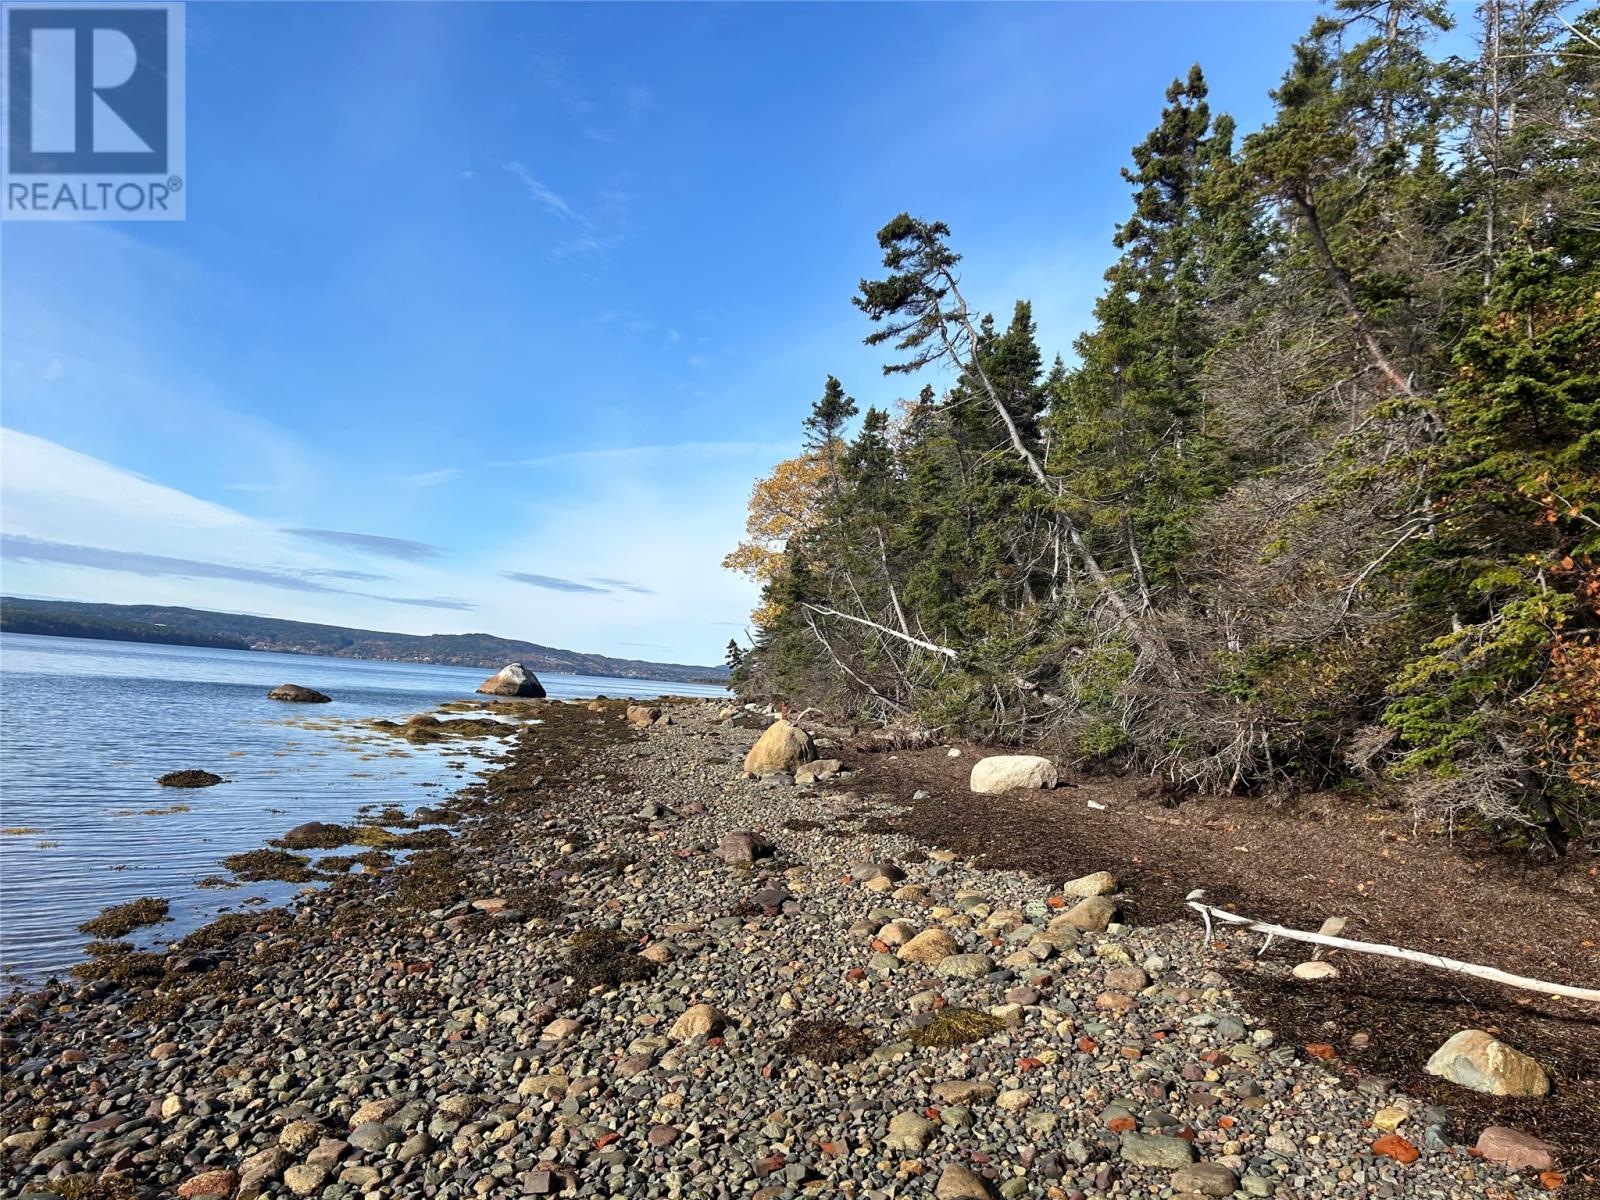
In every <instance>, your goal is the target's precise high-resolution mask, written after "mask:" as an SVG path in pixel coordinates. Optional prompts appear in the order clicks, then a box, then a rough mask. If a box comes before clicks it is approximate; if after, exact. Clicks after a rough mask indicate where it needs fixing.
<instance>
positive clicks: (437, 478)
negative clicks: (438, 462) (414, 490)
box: [405, 467, 461, 487]
mask: <svg viewBox="0 0 1600 1200" xmlns="http://www.w3.org/2000/svg"><path fill="white" fill-rule="evenodd" d="M460 475H461V468H460V467H441V468H440V469H439V470H437V471H423V472H421V473H420V474H417V475H407V476H406V477H405V481H406V482H407V483H409V484H411V485H412V486H414V487H434V486H436V485H438V484H441V483H449V482H450V481H451V480H452V479H456V478H458V477H459V476H460Z"/></svg>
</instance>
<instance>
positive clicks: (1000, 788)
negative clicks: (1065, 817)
mask: <svg viewBox="0 0 1600 1200" xmlns="http://www.w3.org/2000/svg"><path fill="white" fill-rule="evenodd" d="M1056 783H1057V776H1056V765H1055V763H1053V762H1051V761H1050V760H1049V759H1048V758H1040V757H1039V756H1038V755H1037V754H994V755H991V756H990V757H988V758H981V759H979V760H978V761H977V762H976V763H974V764H973V765H972V779H971V783H970V786H971V788H972V790H973V791H975V792H977V793H979V794H980V795H984V796H998V795H999V794H1000V793H1002V792H1010V791H1016V790H1018V789H1023V788H1026V789H1028V790H1031V791H1037V790H1038V789H1039V788H1052V787H1055V786H1056Z"/></svg>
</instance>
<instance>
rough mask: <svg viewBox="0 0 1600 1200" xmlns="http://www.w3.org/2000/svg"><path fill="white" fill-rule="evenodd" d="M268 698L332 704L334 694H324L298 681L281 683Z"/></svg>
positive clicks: (300, 702)
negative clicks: (301, 684)
mask: <svg viewBox="0 0 1600 1200" xmlns="http://www.w3.org/2000/svg"><path fill="white" fill-rule="evenodd" d="M267 699H268V700H287V701H289V702H290V703H291V704H330V703H332V702H333V697H332V696H324V695H323V694H322V693H321V692H319V691H316V690H315V689H313V688H308V687H301V686H300V685H299V684H298V683H281V684H279V685H278V686H277V687H275V688H273V689H272V690H271V691H270V692H268V693H267Z"/></svg>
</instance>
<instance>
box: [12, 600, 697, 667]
mask: <svg viewBox="0 0 1600 1200" xmlns="http://www.w3.org/2000/svg"><path fill="white" fill-rule="evenodd" d="M0 629H4V630H6V631H8V632H13V633H41V634H49V635H51V636H53V637H86V638H106V639H110V640H113V641H136V642H160V643H164V644H169V645H184V646H214V647H219V648H223V649H237V650H272V651H278V652H280V653H284V654H324V655H328V656H329V657H332V658H370V659H378V660H381V661H385V662H418V663H442V664H445V665H448V666H458V667H491V668H499V667H503V666H505V664H506V663H508V662H513V661H517V662H524V663H526V664H527V665H528V666H529V667H530V668H532V669H533V670H535V671H553V672H556V673H558V674H562V675H605V676H611V677H613V678H619V679H657V680H665V681H667V682H671V683H694V682H698V681H704V680H711V681H720V680H722V679H724V678H726V676H727V673H728V671H727V668H726V667H721V666H718V667H697V666H692V665H686V664H683V663H655V662H644V661H642V660H639V659H631V658H610V657H607V656H606V655H604V654H580V653H578V652H577V651H574V650H558V649H556V648H555V647H553V646H540V645H536V644H535V643H533V642H522V641H517V640H515V639H513V638H501V637H493V636H491V635H490V634H487V633H434V634H410V633H383V632H380V631H378V630H375V629H347V628H345V627H344V626H341V625H313V624H308V623H306V622H303V621H281V620H278V619H276V618H274V617H252V616H243V615H239V614H236V613H219V612H206V611H204V610H201V609H196V608H164V607H161V606H159V605H150V604H87V603H80V602H77V601H69V600H13V599H6V600H4V601H0Z"/></svg>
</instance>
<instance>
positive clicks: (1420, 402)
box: [729, 0, 1600, 847]
mask: <svg viewBox="0 0 1600 1200" xmlns="http://www.w3.org/2000/svg"><path fill="white" fill-rule="evenodd" d="M1475 20H1476V33H1477V45H1478V53H1477V54H1476V55H1475V56H1474V57H1472V58H1471V59H1466V60H1463V59H1455V58H1452V59H1448V60H1445V59H1440V58H1438V57H1436V56H1435V55H1434V54H1433V53H1432V51H1431V45H1432V42H1431V39H1432V38H1433V37H1434V36H1435V35H1436V34H1437V33H1438V32H1439V31H1441V30H1442V29H1444V28H1447V27H1448V25H1449V22H1450V17H1449V16H1448V14H1447V13H1446V12H1445V10H1444V8H1443V6H1442V5H1440V4H1437V3H1434V2H1433V0H1378V2H1368V0H1338V2H1337V3H1336V4H1334V5H1333V6H1332V8H1331V9H1330V11H1329V13H1328V14H1327V15H1325V16H1323V17H1320V18H1319V19H1318V20H1317V21H1316V22H1315V24H1314V25H1313V27H1312V29H1311V30H1310V32H1309V33H1308V34H1307V35H1306V36H1305V37H1304V38H1303V39H1302V40H1301V41H1300V42H1299V43H1298V44H1297V45H1295V47H1294V48H1293V53H1292V61H1291V64H1290V66H1289V69H1288V71H1287V72H1286V73H1285V75H1284V78H1283V82H1282V84H1281V86H1280V87H1279V88H1278V89H1277V90H1276V91H1275V92H1274V93H1273V99H1274V100H1275V102H1276V112H1275V116H1274V118H1273V120H1272V121H1271V122H1270V123H1269V124H1268V125H1267V126H1266V127H1265V128H1263V129H1261V130H1259V131H1258V132H1255V133H1252V134H1250V135H1248V136H1246V137H1243V138H1242V139H1241V138H1239V137H1238V136H1237V131H1236V130H1235V127H1234V124H1233V122H1232V121H1231V120H1230V119H1229V118H1227V117H1226V116H1224V115H1220V114H1214V113H1212V112H1211V110H1210V108H1209V106H1208V104H1207V98H1206V97H1207V88H1206V81H1205V78H1204V76H1203V74H1202V72H1201V70H1200V68H1199V67H1196V68H1194V69H1193V70H1192V71H1191V72H1190V73H1189V74H1188V76H1187V77H1186V78H1183V79H1179V80H1176V81H1174V83H1173V84H1172V86H1171V87H1170V88H1169V89H1168V91H1167V93H1166V104H1165V107H1164V108H1163V109H1162V112H1161V115H1160V119H1159V121H1158V123H1157V124H1156V126H1155V128H1154V129H1153V130H1152V131H1151V133H1150V135H1149V136H1148V137H1147V138H1146V139H1145V140H1144V141H1142V142H1141V143H1140V144H1139V145H1138V146H1136V147H1134V149H1133V153H1132V160H1133V164H1132V166H1131V167H1129V168H1125V169H1124V171H1123V177H1124V178H1125V179H1126V180H1127V182H1128V184H1129V185H1130V187H1131V189H1132V193H1133V210H1132V212H1131V214H1130V215H1129V217H1128V219H1127V220H1126V221H1125V222H1123V223H1122V224H1121V225H1120V226H1119V227H1118V229H1117V231H1116V236H1115V238H1114V246H1115V249H1116V251H1117V252H1118V257H1117V259H1116V261H1115V262H1114V264H1113V265H1112V266H1111V268H1110V269H1109V270H1108V271H1107V273H1106V288H1105V291H1104V293H1103V294H1102V296H1101V298H1100V300H1099V302H1098V304H1097V305H1096V309H1095V316H1094V323H1093V326H1092V328H1090V329H1089V330H1087V331H1086V332H1085V333H1083V334H1082V335H1081V336H1080V337H1079V338H1078V340H1077V342H1076V344H1075V351H1076V353H1075V356H1074V361H1073V362H1072V363H1071V364H1068V363H1065V362H1063V361H1061V360H1059V359H1058V360H1057V361H1055V362H1054V363H1051V364H1046V362H1045V361H1044V358H1043V355H1042V354H1041V351H1040V348H1039V343H1038V339H1037V334H1036V330H1035V327H1034V323H1033V317H1032V312H1031V310H1030V308H1029V305H1028V304H1027V303H1026V302H1025V301H1022V302H1018V303H1017V305H1016V307H1015V309H1014V311H1013V312H1012V313H1011V314H1010V316H1009V320H1006V321H1004V322H1003V323H1002V322H1001V321H997V320H996V319H995V318H994V317H992V316H988V315H984V314H980V313H978V312H975V311H973V310H972V309H970V308H969V307H968V304H967V301H966V299H965V297H964V296H963V294H962V290H961V276H960V274H959V270H958V263H959V258H960V256H959V255H958V254H957V253H956V252H955V250H954V249H953V248H952V245H951V234H950V230H949V229H948V228H947V227H946V226H945V225H943V224H942V223H940V222H937V221H930V220H921V219H917V218H914V217H912V216H910V215H907V214H901V215H900V216H898V217H896V218H894V220H892V221H890V222H889V224H887V225H886V226H884V228H883V229H882V230H881V231H880V232H879V234H878V242H879V245H880V247H881V249H882V252H883V266H884V274H883V276H882V277H881V278H877V279H869V280H863V281H862V283H861V286H860V290H859V292H858V294H857V296H856V300H855V303H856V305H857V306H858V307H859V308H860V309H861V310H862V312H863V313H864V314H865V315H866V317H867V318H868V319H869V321H870V322H871V326H870V330H871V331H870V333H869V335H868V337H867V341H868V343H869V344H871V345H876V346H882V347H884V348H885V351H886V355H887V357H889V360H890V361H889V362H888V363H887V364H886V366H885V371H886V372H889V373H900V372H904V373H909V374H915V375H916V376H917V377H918V380H919V381H921V380H923V379H928V378H932V379H935V380H937V381H939V382H940V383H941V384H942V386H940V387H937V388H936V387H935V386H933V385H931V384H930V385H927V386H923V387H922V390H921V391H920V392H919V393H918V394H917V395H916V396H915V397H914V398H910V399H907V400H904V401H902V402H901V404H900V405H899V407H898V411H896V412H894V413H886V412H883V411H881V410H878V409H868V410H867V411H866V412H865V413H864V414H858V413H857V410H856V405H855V403H854V401H853V400H851V398H850V397H849V396H848V395H847V394H846V391H845V388H844V387H843V385H841V383H840V382H839V381H838V380H837V379H834V378H833V377H831V376H830V377H829V378H828V380H827V383H826V385H825V387H824V390H823V393H822V396H821V398H820V399H819V400H818V401H817V403H816V405H815V407H814V410H813V411H812V413H811V414H810V415H809V416H808V418H807V419H806V421H805V430H806V443H805V449H804V452H803V453H802V454H801V455H800V456H799V457H798V458H796V459H793V460H790V461H789V462H785V463H782V464H780V465H779V466H778V468H777V469H776V470H775V471H774V473H773V475H772V476H771V477H770V478H769V479H766V480H763V481H762V482H761V483H760V484H758V485H757V488H756V492H755V495H754V497H753V499H752V504H751V517H750V535H751V536H750V539H749V541H747V542H746V543H745V544H743V545H741V546H740V547H739V548H738V549H737V550H736V551H735V552H734V554H733V555H731V556H730V559H729V565H730V566H732V567H734V568H736V569H740V570H744V571H746V572H748V573H749V574H751V575H752V576H754V577H755V578H757V579H758V580H760V581H761V583H762V584H763V599H762V605H761V608H760V609H759V610H758V612H757V613H756V625H757V635H756V638H755V644H754V645H753V646H752V647H751V648H750V650H749V651H747V652H743V653H740V654H737V655H732V656H730V662H733V663H735V665H736V671H735V678H736V679H737V681H738V682H739V685H740V686H741V687H742V688H744V689H746V690H748V691H751V692H759V693H766V694H776V695H781V696H783V697H785V698H786V699H789V700H790V701H791V702H804V703H813V704H824V705H828V706H830V707H834V708H842V709H844V710H846V711H850V712H855V713H860V714H862V715H869V716H874V717H881V718H885V719H889V720H892V721H899V722H905V723H918V724H924V725H934V726H940V727H946V728H954V729H960V730H963V731H965V732H969V733H975V734H979V735H982V736H988V737H993V738H998V739H1000V740H1004V741H1013V742H1019V743H1020V742H1038V743H1043V744H1047V745H1049V746H1050V747H1051V748H1052V749H1053V750H1055V751H1056V752H1060V753H1066V754H1070V755H1073V756H1075V757H1076V758H1078V759H1079V760H1082V761H1085V762H1113V763H1136V764H1139V765H1141V766H1143V767H1145V768H1147V769H1150V770H1152V771H1155V772H1159V773H1162V774H1164V775H1166V776H1167V777H1168V778H1170V779H1171V780H1172V781H1173V783H1174V784H1176V785H1178V786H1180V787H1184V788H1189V789H1197V790H1223V789H1252V788H1260V787H1265V786H1271V785H1275V784H1280V783H1285V782H1289V781H1295V782H1299V783H1305V784H1308V785H1310V786H1326V785H1329V784H1333V783H1337V782H1339V781H1343V780H1349V779H1352V778H1360V777H1372V776H1375V775H1379V774H1383V775H1386V776H1388V777H1390V778H1393V779H1395V780H1397V781H1399V782H1400V783H1401V784H1402V786H1403V788H1404V791H1405V794H1406V795H1407V796H1408V797H1409V798H1410V800H1411V802H1412V803H1413V804H1414V805H1415V806H1416V810H1417V812H1418V813H1419V815H1421V816H1423V817H1425V818H1428V819H1431V820H1438V821H1441V822H1444V823H1447V824H1448V823H1453V822H1456V821H1458V820H1461V819H1464V818H1465V819H1473V820H1481V821H1486V822H1489V823H1492V824H1493V825H1495V826H1496V827H1498V828H1500V829H1502V830H1505V831H1512V832H1520V833H1523V834H1526V835H1528V836H1530V837H1532V838H1536V839H1538V840H1541V841H1544V842H1548V843H1551V844H1555V845H1557V846H1563V847H1564V846H1565V845H1567V844H1569V842H1570V841H1571V840H1572V839H1573V838H1574V837H1580V838H1589V837H1593V836H1594V834H1595V833H1596V831H1597V828H1600V762H1597V749H1600V746H1597V742H1600V732H1597V728H1600V643H1597V637H1600V563H1597V551H1600V101H1597V95H1596V82H1597V79H1600V14H1597V10H1595V9H1592V8H1591V9H1589V10H1588V11H1578V10H1577V9H1576V8H1574V7H1571V6H1563V5H1560V4H1555V3H1546V2H1543V0H1485V3H1484V4H1483V5H1482V7H1481V8H1480V9H1479V10H1478V11H1477V12H1476V14H1475ZM858 415H859V416H860V420H859V421H855V418H856V417H857V416H858Z"/></svg>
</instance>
